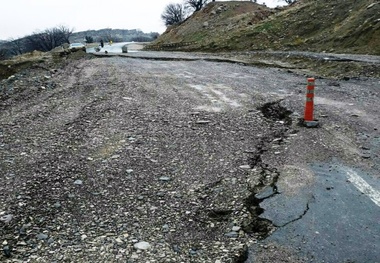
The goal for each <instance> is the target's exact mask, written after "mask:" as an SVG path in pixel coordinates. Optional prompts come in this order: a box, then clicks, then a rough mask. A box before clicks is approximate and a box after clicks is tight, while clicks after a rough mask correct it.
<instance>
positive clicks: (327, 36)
mask: <svg viewBox="0 0 380 263" xmlns="http://www.w3.org/2000/svg"><path fill="white" fill-rule="evenodd" d="M379 14H380V3H379V2H378V1H374V0H362V1H353V0H350V1H336V0H335V1H334V0H333V1H308V0H303V1H298V2H296V3H295V4H293V5H291V6H289V7H286V8H276V9H271V8H267V7H265V6H262V5H258V4H255V3H252V2H237V1H229V2H213V3H210V4H209V5H208V6H207V7H206V8H205V9H203V10H201V11H199V12H197V13H195V14H194V15H192V16H191V17H190V18H189V19H188V20H187V21H185V22H184V23H182V24H181V25H179V26H176V27H172V28H168V30H167V31H166V32H165V33H164V34H163V35H162V36H161V37H160V38H159V39H158V40H157V41H156V42H154V45H155V47H157V46H158V47H164V48H165V47H166V46H168V44H169V43H186V45H180V44H178V46H179V47H175V48H176V49H184V50H209V51H227V50H265V49H274V50H310V51H329V52H345V53H365V54H374V55H377V54H380V45H379V43H380V15H379Z"/></svg>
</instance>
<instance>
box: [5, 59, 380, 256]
mask: <svg viewBox="0 0 380 263" xmlns="http://www.w3.org/2000/svg"><path fill="white" fill-rule="evenodd" d="M102 56H103V55H102ZM133 56H134V57H133V58H129V57H122V56H112V55H111V54H109V56H106V57H97V58H92V59H87V58H84V59H80V60H73V61H71V62H70V61H68V62H67V63H66V64H65V65H64V66H60V67H57V68H55V67H56V65H54V64H46V65H42V66H41V65H40V66H38V67H34V68H32V69H29V70H24V71H21V72H19V73H17V74H15V75H13V76H10V77H9V78H8V79H5V80H2V81H1V87H2V89H1V92H2V96H1V105H0V108H1V113H0V124H1V127H0V138H1V142H0V155H1V163H0V169H1V170H0V171H1V174H2V176H1V178H0V180H1V184H0V190H1V191H0V196H1V199H0V216H1V218H0V219H1V221H0V224H1V238H2V239H1V240H0V241H1V242H2V247H3V253H2V255H0V259H1V260H4V261H5V262H12V261H15V260H16V261H17V260H20V261H25V262H52V261H55V262H93V261H97V262H345V261H349V262H352V261H354V262H355V261H359V262H360V261H363V260H364V261H365V262H376V260H377V259H378V257H377V256H378V255H376V251H377V250H378V245H377V244H379V243H380V242H379V233H378V230H376V229H378V228H377V227H376V222H378V220H377V219H378V218H379V207H378V206H377V205H376V204H375V202H373V200H371V199H370V198H368V195H367V194H366V193H362V192H366V191H364V190H363V188H360V187H359V188H358V187H357V185H356V186H355V180H354V179H355V178H356V177H355V178H354V179H352V178H346V177H344V176H345V173H344V171H346V170H345V169H354V171H356V172H357V174H358V175H361V176H362V177H361V178H364V180H365V181H366V182H368V184H369V185H370V186H371V187H372V189H373V190H374V193H375V195H374V196H375V197H374V198H376V193H377V191H379V189H380V188H379V168H380V167H379V163H380V162H379V156H380V147H379V145H380V144H379V132H378V129H379V125H378V123H379V121H380V120H379V119H380V114H379V106H378V103H377V99H378V98H379V97H380V96H379V95H380V94H379V93H380V91H379V88H378V87H379V85H378V84H379V79H368V78H367V79H352V80H350V79H348V80H346V81H337V80H330V79H317V81H316V86H317V87H316V96H317V97H316V101H315V104H316V105H315V106H316V112H315V116H316V118H318V119H319V120H320V123H321V126H320V128H317V129H306V128H304V127H302V126H300V125H299V124H298V121H299V119H300V118H302V112H303V104H304V96H305V95H304V92H305V86H306V84H305V82H306V78H307V77H311V76H307V75H299V74H294V73H289V72H287V71H285V70H282V69H276V68H257V67H250V66H244V63H240V64H239V63H236V61H233V62H234V63H229V62H228V61H224V62H223V61H222V60H216V59H215V57H214V56H209V57H207V56H206V55H205V54H202V56H200V55H199V54H195V55H192V54H191V53H189V54H186V55H183V54H178V53H175V54H174V53H169V54H163V53H161V52H157V53H154V52H149V53H144V52H141V53H134V54H133ZM141 56H145V58H141ZM205 56H206V59H205ZM162 57H170V59H163V58H162ZM240 59H241V58H240V57H239V61H240ZM326 165H327V168H326ZM334 165H335V166H334ZM332 166H334V167H333V168H331V167H332ZM342 169H343V170H342ZM326 177H327V178H328V180H327V179H326ZM350 180H351V181H352V182H351V181H350ZM347 181H349V182H351V183H349V182H347ZM334 198H335V199H334ZM330 202H332V204H330ZM355 202H357V203H355ZM322 204H323V205H322ZM353 204H355V205H353ZM353 206H354V207H355V208H353ZM366 212H367V214H365V213H366ZM342 218H343V219H344V220H342ZM317 219H318V220H317ZM310 220H311V221H312V222H313V223H314V222H315V221H316V220H317V221H318V224H313V225H312V226H313V228H311V227H310V225H311V223H310ZM357 225H360V228H363V229H365V231H360V229H359V228H358V227H353V226H357ZM307 226H308V227H307ZM322 226H323V227H322ZM347 229H351V230H352V232H347ZM332 230H334V232H332ZM376 231H377V232H376ZM317 232H318V236H316V235H317V234H316V233H317ZM332 233H333V234H332ZM337 233H338V234H337ZM347 236H349V237H350V238H349V239H347ZM316 237H320V239H318V238H316ZM348 240H355V241H354V242H351V241H350V242H349V241H348ZM365 240H367V243H365V242H364V241H365ZM366 244H367V246H366ZM362 246H366V249H365V250H364V249H362ZM248 247H249V249H248ZM321 247H323V249H321ZM337 247H339V248H340V249H337ZM321 251H323V253H320V252H321ZM363 251H364V252H363ZM363 255H364V256H363Z"/></svg>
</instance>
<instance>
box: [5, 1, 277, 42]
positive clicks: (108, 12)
mask: <svg viewBox="0 0 380 263" xmlns="http://www.w3.org/2000/svg"><path fill="white" fill-rule="evenodd" d="M178 2H182V1H181V0H133V1H132V0H106V1H97V0H5V1H1V14H0V25H1V26H0V39H2V40H7V39H10V38H19V37H23V36H26V35H29V34H31V33H33V32H35V31H38V30H44V29H46V28H52V27H55V26H59V25H64V26H67V27H69V28H73V29H74V32H78V31H84V30H88V29H102V28H114V29H141V30H142V31H144V32H146V33H148V32H159V33H162V32H163V31H165V26H164V24H163V22H162V21H161V18H160V16H161V13H162V12H163V10H164V8H165V6H166V5H167V4H169V3H178ZM258 2H259V3H260V2H261V3H262V2H265V3H266V4H267V5H268V6H271V7H274V6H277V5H278V4H279V2H280V0H264V1H260V0H259V1H258Z"/></svg>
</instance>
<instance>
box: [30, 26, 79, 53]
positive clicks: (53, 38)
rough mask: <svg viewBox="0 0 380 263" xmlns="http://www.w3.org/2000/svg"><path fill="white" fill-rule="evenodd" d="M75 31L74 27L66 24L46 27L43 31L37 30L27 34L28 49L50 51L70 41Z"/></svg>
mask: <svg viewBox="0 0 380 263" xmlns="http://www.w3.org/2000/svg"><path fill="white" fill-rule="evenodd" d="M72 33H73V30H72V29H68V28H66V27H64V26H60V27H55V28H50V29H46V30H45V31H42V32H35V33H34V34H32V35H30V36H27V37H26V39H27V49H28V50H29V51H33V50H39V51H45V52H46V51H50V50H52V49H53V48H55V47H58V46H60V45H62V44H64V43H70V41H69V37H70V36H71V34H72Z"/></svg>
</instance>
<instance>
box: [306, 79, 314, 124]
mask: <svg viewBox="0 0 380 263" xmlns="http://www.w3.org/2000/svg"><path fill="white" fill-rule="evenodd" d="M314 87H315V79H314V78H308V79H307V92H306V105H305V115H304V121H313V120H314V116H313V114H314Z"/></svg>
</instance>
